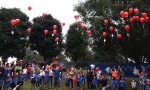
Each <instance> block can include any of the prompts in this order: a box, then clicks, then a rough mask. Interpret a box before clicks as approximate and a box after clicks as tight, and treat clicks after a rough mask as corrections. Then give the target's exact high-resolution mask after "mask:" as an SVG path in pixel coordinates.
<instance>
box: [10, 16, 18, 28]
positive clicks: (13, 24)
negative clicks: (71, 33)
mask: <svg viewBox="0 0 150 90" xmlns="http://www.w3.org/2000/svg"><path fill="white" fill-rule="evenodd" d="M19 23H20V19H18V18H17V19H12V20H11V21H10V24H11V25H12V26H15V25H16V24H19Z"/></svg>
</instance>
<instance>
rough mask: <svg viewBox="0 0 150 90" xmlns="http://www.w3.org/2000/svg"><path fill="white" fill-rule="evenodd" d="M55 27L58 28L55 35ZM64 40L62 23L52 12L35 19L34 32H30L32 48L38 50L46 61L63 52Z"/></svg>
mask: <svg viewBox="0 0 150 90" xmlns="http://www.w3.org/2000/svg"><path fill="white" fill-rule="evenodd" d="M53 29H56V30H57V33H55V35H54V34H53ZM56 38H57V39H58V40H56ZM62 40H63V37H62V27H61V24H60V22H59V21H58V20H56V19H55V18H53V17H52V16H51V15H50V14H48V15H45V16H40V17H36V18H34V19H33V26H32V32H31V34H29V42H30V47H31V50H37V51H38V52H39V54H40V55H41V56H43V57H44V61H47V60H48V59H51V58H53V57H56V56H57V55H58V54H59V53H60V52H61V50H62Z"/></svg>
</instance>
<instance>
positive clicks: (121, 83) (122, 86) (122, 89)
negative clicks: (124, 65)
mask: <svg viewBox="0 0 150 90" xmlns="http://www.w3.org/2000/svg"><path fill="white" fill-rule="evenodd" d="M125 88H126V82H125V79H124V77H122V78H121V80H120V81H119V90H125Z"/></svg>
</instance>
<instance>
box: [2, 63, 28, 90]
mask: <svg viewBox="0 0 150 90" xmlns="http://www.w3.org/2000/svg"><path fill="white" fill-rule="evenodd" d="M14 69H15V66H14V65H13V64H12V65H9V64H6V65H5V66H3V65H0V90H2V89H4V90H8V89H9V88H10V87H11V88H12V89H13V88H15V87H16V86H17V85H18V86H22V85H23V82H24V79H25V75H24V74H22V71H17V72H15V71H14ZM3 82H4V83H3ZM2 86H3V87H2ZM18 89H19V88H18Z"/></svg>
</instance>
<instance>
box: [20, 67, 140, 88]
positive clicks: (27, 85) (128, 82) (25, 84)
mask: <svg viewBox="0 0 150 90" xmlns="http://www.w3.org/2000/svg"><path fill="white" fill-rule="evenodd" d="M17 69H20V70H21V68H20V67H17ZM84 72H85V71H84ZM64 74H65V73H64ZM125 80H126V82H127V84H126V90H131V81H132V80H133V78H125ZM135 81H136V82H137V86H139V83H138V82H139V80H138V79H137V78H136V79H135ZM108 83H109V82H108ZM60 85H61V86H60V88H59V90H66V89H65V85H64V79H62V80H61V84H60ZM31 87H33V88H34V86H32V84H31V83H30V80H26V81H25V82H24V86H23V90H55V89H54V87H52V88H50V87H49V86H41V87H40V88H39V89H37V88H34V89H33V88H32V89H31ZM75 90H80V89H79V88H78V87H77V89H75ZM83 90H87V86H86V84H85V85H84V87H83ZM97 90H101V89H97ZM107 90H111V89H110V88H107ZM137 90H139V87H138V89H137Z"/></svg>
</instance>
